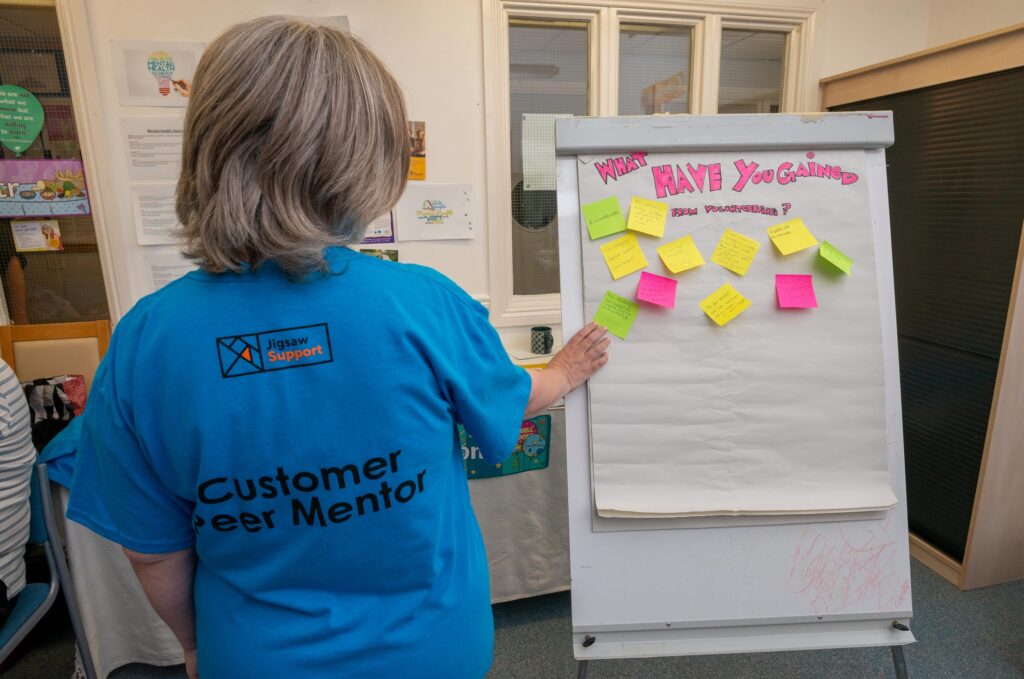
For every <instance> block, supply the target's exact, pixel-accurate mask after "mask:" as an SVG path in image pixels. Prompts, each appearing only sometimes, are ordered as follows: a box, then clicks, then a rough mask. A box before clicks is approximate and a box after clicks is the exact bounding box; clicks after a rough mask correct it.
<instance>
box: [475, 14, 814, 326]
mask: <svg viewBox="0 0 1024 679" xmlns="http://www.w3.org/2000/svg"><path fill="white" fill-rule="evenodd" d="M481 1H482V3H483V15H484V26H485V31H484V64H485V69H486V70H485V74H484V90H485V96H486V107H487V108H486V111H487V164H488V187H487V198H488V200H487V202H488V224H489V227H488V228H489V232H488V240H489V251H490V252H489V256H490V279H491V280H490V283H491V285H490V288H491V299H490V302H491V320H492V321H493V322H494V323H495V324H496V325H527V324H533V323H557V322H559V321H560V306H559V297H558V291H559V278H558V228H559V225H558V214H557V213H558V209H557V208H558V206H557V201H556V191H555V185H554V180H555V169H554V168H555V164H554V156H553V143H554V124H555V123H554V120H555V119H556V118H557V117H558V116H564V115H576V116H579V115H600V116H612V115H649V114H665V113H672V114H681V113H694V114H713V113H719V112H721V113H775V112H780V111H797V110H801V111H808V110H817V87H816V83H815V82H814V81H813V80H811V79H810V78H809V76H808V74H809V73H810V72H811V70H810V69H809V68H808V64H807V58H808V57H807V55H808V49H807V46H808V45H809V44H810V40H811V29H812V26H813V21H812V19H813V11H812V10H809V9H807V7H806V5H807V3H806V2H801V1H800V0H778V2H776V3H775V4H774V5H773V6H771V7H753V6H734V5H721V6H719V5H716V4H715V3H711V2H709V3H707V5H706V8H707V9H706V11H697V10H694V9H693V8H694V7H695V6H697V5H696V4H693V5H688V6H687V10H686V11H670V10H666V9H664V8H665V7H666V5H667V3H665V2H659V1H658V0H650V6H646V7H645V6H643V3H642V2H637V3H630V6H629V7H628V8H627V7H617V6H615V5H614V4H613V2H612V1H611V0H592V1H591V2H584V3H575V4H572V5H566V4H556V2H555V1H554V0H534V1H532V2H529V1H519V0H481Z"/></svg>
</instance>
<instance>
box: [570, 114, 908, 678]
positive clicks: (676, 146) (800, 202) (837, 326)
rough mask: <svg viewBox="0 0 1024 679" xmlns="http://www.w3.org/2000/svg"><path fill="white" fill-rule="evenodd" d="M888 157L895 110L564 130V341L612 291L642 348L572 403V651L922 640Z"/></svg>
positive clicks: (628, 121)
mask: <svg viewBox="0 0 1024 679" xmlns="http://www.w3.org/2000/svg"><path fill="white" fill-rule="evenodd" d="M891 143H892V124H891V117H890V116H889V114H887V113H885V112H882V113H854V114H839V115H832V114H825V115H814V116H790V115H755V116H714V117H695V116H679V117H676V116H655V117H635V118H610V119H601V118H590V119H571V120H560V121H557V122H556V154H557V157H558V159H557V170H558V172H557V182H558V202H559V224H560V232H559V246H560V263H561V277H562V278H561V282H562V303H563V323H564V332H566V333H569V334H571V333H573V332H575V331H576V330H577V329H578V328H579V327H581V326H582V325H583V324H584V323H585V322H587V321H589V320H591V319H593V318H595V316H597V317H601V316H600V314H601V313H604V312H601V311H599V309H600V308H601V307H602V304H603V302H604V300H605V299H606V295H608V294H609V293H610V294H612V295H613V296H614V295H617V296H618V298H619V301H617V302H614V304H613V305H612V310H611V311H612V316H613V317H614V318H617V320H614V319H613V321H614V323H616V324H617V325H619V326H620V327H618V328H617V331H618V332H619V334H620V335H624V337H625V338H624V339H622V338H615V340H614V342H613V345H612V347H611V349H610V361H609V364H608V365H607V366H606V367H605V368H604V369H603V370H602V371H601V372H600V373H598V374H597V375H596V376H595V377H593V378H592V379H591V381H590V384H589V385H588V388H587V389H586V390H577V391H576V392H574V393H573V394H571V395H570V396H569V398H568V399H567V401H566V418H567V423H566V427H567V432H566V436H567V449H568V452H567V454H568V460H567V464H568V473H569V505H570V506H569V511H570V545H571V569H572V588H573V626H574V634H575V635H576V637H577V638H576V641H577V646H576V651H577V657H580V658H599V657H622V656H627V655H670V654H684V653H707V652H725V651H744V650H745V651H753V650H781V649H793V648H822V647H831V646H850V645H874V644H887V645H891V644H898V643H907V642H909V641H911V640H912V636H911V635H910V633H909V632H900V631H898V630H895V629H893V628H892V627H891V622H892V620H893V619H899V618H908V617H909V615H910V611H911V608H910V581H909V554H908V545H907V529H906V507H905V491H904V481H903V471H902V470H903V463H902V432H901V429H900V427H901V425H900V398H899V380H898V363H897V356H896V349H895V347H896V334H895V312H894V308H893V289H892V268H891V255H890V251H889V235H888V216H887V200H886V186H885V165H884V148H885V147H886V146H888V145H890V144H891ZM611 197H614V198H616V199H617V201H618V204H619V209H620V211H621V214H622V221H623V222H624V223H626V224H628V223H629V221H630V217H631V214H632V213H634V212H636V214H637V215H638V216H639V215H640V214H641V211H645V212H647V213H651V211H653V214H654V216H653V217H651V216H650V214H648V219H646V220H645V221H644V222H642V223H641V222H639V221H638V222H637V223H634V224H632V225H631V226H633V228H632V229H627V230H621V228H622V227H623V225H624V224H623V223H619V221H618V220H617V219H616V218H615V217H614V216H611V217H609V216H608V211H607V209H605V208H607V207H608V206H607V205H600V206H597V207H595V204H596V203H598V202H599V201H606V200H608V199H609V198H611ZM634 198H639V199H641V201H640V202H639V203H636V202H634ZM643 201H653V202H652V203H648V204H646V205H645V204H644V203H643ZM659 204H660V205H661V206H663V207H661V208H659V207H657V206H658V205H659ZM659 209H662V210H664V212H665V215H664V218H663V219H662V218H661V217H660V216H659V215H658V212H657V211H658V210H659ZM795 219H800V220H801V222H800V224H797V223H796V222H793V220H795ZM783 224H790V226H787V227H785V228H782V229H781V230H774V231H773V232H772V233H773V234H775V235H778V236H779V238H778V241H777V242H776V241H775V240H773V239H772V238H770V237H769V228H771V227H774V226H779V225H783ZM595 226H596V227H597V228H596V229H595ZM800 226H805V227H806V228H807V229H808V234H809V236H810V238H811V239H812V241H813V245H809V242H808V241H807V237H808V234H805V235H804V237H803V241H802V242H798V243H796V244H795V245H794V244H793V243H792V241H793V240H794V239H796V240H799V239H798V238H797V236H799V233H800ZM662 228H663V231H662V230H661V229H662ZM728 232H733V233H734V234H739V235H740V236H741V237H742V238H745V239H747V241H742V240H741V241H736V242H733V243H731V244H730V243H729V242H728V241H729V239H730V238H731V237H732V236H730V235H729V233H728ZM591 236H595V237H594V238H591ZM723 236H724V237H725V239H726V241H727V242H726V243H724V244H722V243H721V241H722V240H723ZM686 237H690V238H691V239H692V240H691V242H690V244H689V245H692V246H694V247H695V248H696V250H697V252H699V253H700V259H702V260H703V264H702V265H694V266H691V267H690V268H687V269H686V270H681V271H674V270H673V269H672V268H671V267H670V266H669V264H671V265H672V266H679V262H678V261H675V262H672V261H671V253H669V255H668V256H667V257H666V258H664V259H663V257H662V253H660V252H659V251H658V248H660V247H663V246H666V245H669V244H673V243H675V242H676V241H678V240H679V239H681V238H686ZM787 240H788V241H790V242H788V243H787ZM613 241H620V242H619V243H618V244H616V245H612V246H611V248H612V250H611V251H610V254H609V253H607V252H604V251H603V250H604V248H603V247H602V246H605V245H607V244H608V243H612V242H613ZM633 241H635V242H633ZM748 241H749V242H748ZM751 243H753V244H754V245H752V244H751ZM823 243H824V244H825V245H823ZM755 245H756V247H755ZM790 245H793V246H794V247H796V250H795V251H789V250H790V248H789V246H790ZM829 246H834V247H835V248H836V249H837V250H839V251H841V254H842V255H843V256H845V257H846V258H848V259H838V258H837V257H836V256H834V252H833V251H831V250H828V249H827V248H828V247H829ZM720 247H721V248H723V249H721V250H720V249H719V248H720ZM630 248H631V249H632V250H633V252H632V253H626V254H623V253H624V252H625V251H626V249H630ZM821 248H825V252H824V253H823V252H821V251H820V249H821ZM751 249H753V250H755V252H754V253H753V257H752V259H750V261H749V262H747V263H744V262H742V261H741V260H743V259H744V256H743V255H744V252H745V253H746V254H747V255H749V254H750V250H751ZM637 251H639V252H637ZM606 254H607V255H608V256H606ZM823 255H829V256H830V257H831V261H830V260H828V259H825V258H824V257H823ZM693 259H694V258H693V257H692V256H691V257H690V260H693ZM849 260H852V268H851V266H850V265H849ZM738 262H739V263H738ZM688 264H690V265H693V264H695V262H694V261H689V262H688ZM844 269H848V270H849V271H844ZM649 274H653V275H654V276H656V277H660V278H661V279H662V281H661V282H658V285H667V286H668V288H666V289H669V288H671V292H670V293H666V292H665V290H664V289H663V290H661V291H660V292H659V293H658V294H655V295H653V296H650V295H645V294H643V293H641V295H640V297H641V298H646V299H652V300H654V303H651V302H647V301H639V302H637V299H638V286H639V285H640V283H641V277H645V276H647V275H649ZM741 274H742V275H741ZM776 276H782V277H783V278H781V279H779V280H778V281H777V280H776ZM793 276H796V277H799V280H800V281H801V282H802V281H805V280H809V281H811V282H812V283H813V290H814V300H813V305H811V304H809V303H807V301H806V300H804V301H803V302H800V303H798V305H797V306H801V307H804V308H782V307H783V306H785V305H784V304H781V303H780V302H783V301H786V300H788V299H789V298H788V297H786V296H785V293H786V288H785V286H784V285H782V283H783V282H785V281H789V280H796V279H789V278H786V277H793ZM807 277H809V278H807ZM651 280H653V279H651ZM665 280H667V281H669V283H665V282H664V281H665ZM671 281H674V283H671ZM722 286H730V289H731V292H729V293H728V294H729V296H728V297H727V299H726V300H725V303H724V304H725V305H724V306H722V303H721V300H718V307H714V306H713V304H714V302H715V300H714V295H715V293H716V292H720V291H721V289H722ZM734 293H735V294H738V295H740V297H735V294H734ZM659 295H660V297H659ZM780 295H782V296H781V297H780ZM709 299H711V300H712V302H708V301H707V300H709ZM737 299H739V300H741V301H742V304H739V305H738V306H737V301H736V300H737ZM622 300H625V302H623V301H622ZM626 302H628V303H629V304H630V305H634V304H635V305H636V306H635V307H633V306H627V305H626ZM702 302H704V303H705V305H709V304H710V305H711V306H707V309H710V310H711V312H712V313H710V314H709V313H707V312H706V309H705V308H704V307H702ZM727 308H731V311H732V313H736V312H737V311H738V315H735V317H733V318H731V319H729V318H728V315H729V314H726V316H725V317H723V316H722V315H721V314H718V313H717V312H720V311H722V310H723V309H727ZM716 310H717V311H716ZM633 314H635V317H632V316H633ZM713 317H714V318H713ZM605 318H607V316H605ZM630 321H631V322H630ZM720 323H724V324H721V325H720ZM626 326H628V331H625V327H626ZM659 529H660V530H659ZM586 635H592V636H594V637H595V640H596V641H595V642H594V643H592V644H590V645H588V646H586V647H584V646H582V641H583V638H584V637H585V636H586Z"/></svg>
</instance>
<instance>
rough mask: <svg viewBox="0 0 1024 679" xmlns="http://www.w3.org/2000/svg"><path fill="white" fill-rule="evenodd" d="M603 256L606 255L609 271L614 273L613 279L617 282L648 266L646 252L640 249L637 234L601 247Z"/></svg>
mask: <svg viewBox="0 0 1024 679" xmlns="http://www.w3.org/2000/svg"><path fill="white" fill-rule="evenodd" d="M601 254H602V255H604V261H605V262H606V263H607V264H608V270H609V271H611V272H612V278H614V279H615V280H618V279H620V278H622V277H623V276H628V275H629V274H631V273H633V272H634V271H639V270H640V269H643V268H644V267H646V266H647V258H646V257H644V251H643V250H641V249H640V243H638V242H637V240H636V234H635V233H629V234H626V235H625V236H623V237H622V238H616V239H615V240H613V241H608V242H607V243H605V244H604V245H602V246H601Z"/></svg>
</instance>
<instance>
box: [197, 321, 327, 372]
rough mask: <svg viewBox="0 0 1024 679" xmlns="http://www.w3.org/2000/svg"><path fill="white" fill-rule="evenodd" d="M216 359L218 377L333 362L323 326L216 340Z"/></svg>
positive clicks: (283, 329)
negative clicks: (218, 369) (218, 360)
mask: <svg viewBox="0 0 1024 679" xmlns="http://www.w3.org/2000/svg"><path fill="white" fill-rule="evenodd" d="M217 357H218V358H219V359H220V374H221V377H241V376H242V375H253V374H256V373H265V372H271V371H274V370H287V369H288V368H306V367H309V366H314V365H320V364H322V363H331V362H332V361H333V360H334V356H333V354H332V353H331V335H330V333H329V332H328V330H327V324H326V323H318V324H316V325H303V326H299V327H296V328H282V329H279V330H264V331H263V332H255V333H249V334H246V335H231V336H229V337H218V338H217Z"/></svg>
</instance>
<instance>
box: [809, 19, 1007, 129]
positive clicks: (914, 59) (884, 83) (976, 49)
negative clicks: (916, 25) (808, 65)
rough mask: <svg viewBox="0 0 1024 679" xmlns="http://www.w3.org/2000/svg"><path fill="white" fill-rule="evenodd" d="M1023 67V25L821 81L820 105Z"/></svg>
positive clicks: (823, 106) (824, 108)
mask: <svg viewBox="0 0 1024 679" xmlns="http://www.w3.org/2000/svg"><path fill="white" fill-rule="evenodd" d="M1020 66H1024V24H1016V25H1014V26H1009V27H1007V28H1004V29H1000V30H998V31H993V32H991V33H985V34H983V35H980V36H977V37H974V38H969V39H967V40H961V41H959V42H953V43H949V44H946V45H941V46H939V47H934V48H932V49H928V50H924V51H922V52H915V53H914V54H910V55H908V56H905V57H900V58H898V59H893V60H891V61H885V62H882V63H880V64H875V65H873V66H868V67H865V68H860V69H857V70H855V71H848V72H846V73H840V74H839V75H834V76H832V77H829V78H824V79H822V80H821V107H822V110H827V109H828V108H830V107H833V106H839V105H841V104H847V103H850V102H854V101H863V100H864V99H873V98H875V97H881V96H884V95H886V94H894V93H896V92H906V91H908V90H915V89H919V88H922V87H928V86H930V85H937V84H940V83H945V82H950V81H952V80H960V79H963V78H972V77H974V76H979V75H984V74H986V73H993V72H995V71H1002V70H1006V69H1010V68H1017V67H1020Z"/></svg>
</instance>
